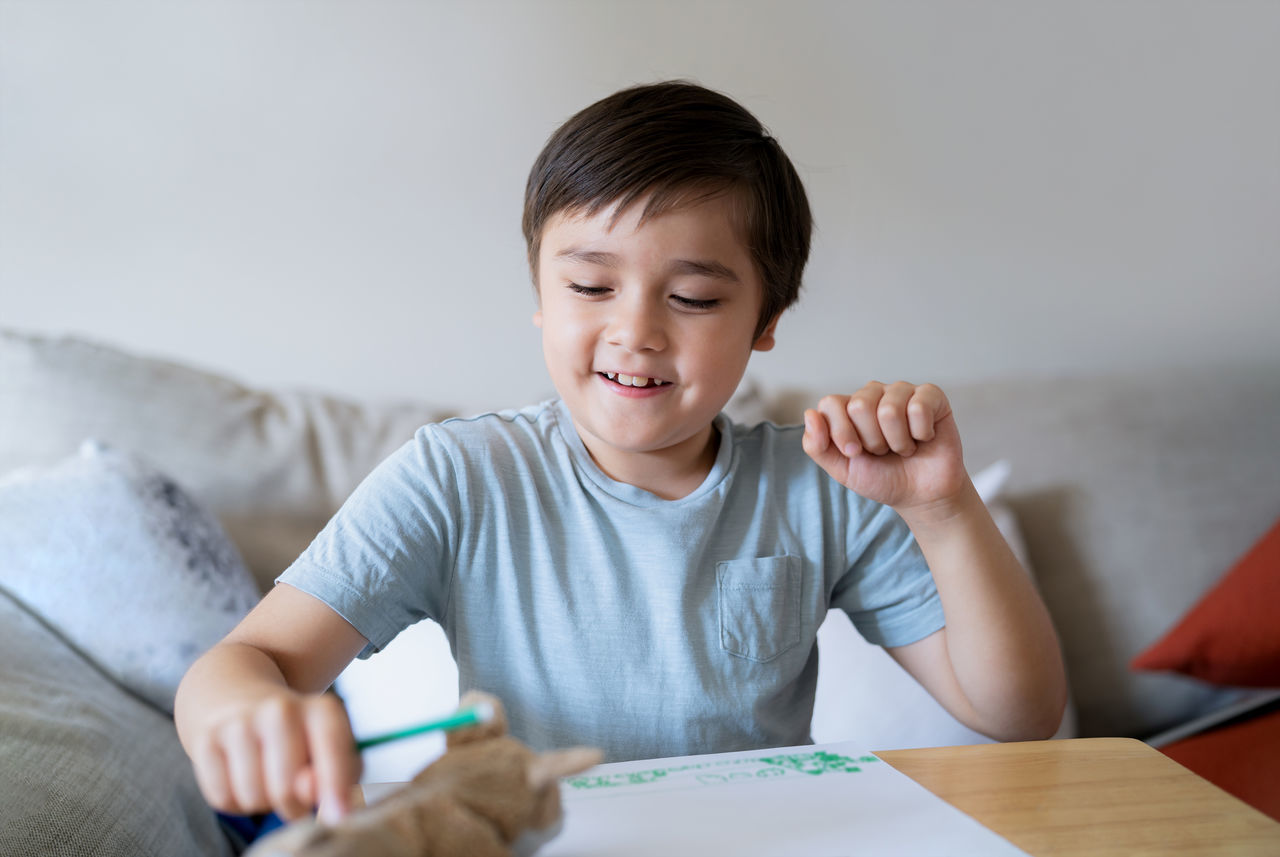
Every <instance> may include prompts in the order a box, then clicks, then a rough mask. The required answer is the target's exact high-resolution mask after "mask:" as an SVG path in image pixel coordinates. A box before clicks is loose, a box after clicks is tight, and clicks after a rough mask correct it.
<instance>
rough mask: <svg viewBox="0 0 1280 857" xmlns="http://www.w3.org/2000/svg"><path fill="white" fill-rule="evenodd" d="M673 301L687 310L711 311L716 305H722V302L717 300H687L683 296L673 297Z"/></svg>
mask: <svg viewBox="0 0 1280 857" xmlns="http://www.w3.org/2000/svg"><path fill="white" fill-rule="evenodd" d="M671 299H672V300H674V301H675V302H676V303H678V304H680V306H682V307H684V308H685V309H711V308H712V307H714V306H715V305H716V304H718V303H720V301H719V300H717V299H715V298H709V299H698V298H686V297H684V296H683V295H672V296H671Z"/></svg>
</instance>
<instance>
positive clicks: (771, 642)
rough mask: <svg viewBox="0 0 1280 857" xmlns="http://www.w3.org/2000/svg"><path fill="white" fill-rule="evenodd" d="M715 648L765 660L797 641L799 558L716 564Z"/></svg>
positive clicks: (752, 658) (779, 557) (775, 557)
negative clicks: (717, 629) (717, 618)
mask: <svg viewBox="0 0 1280 857" xmlns="http://www.w3.org/2000/svg"><path fill="white" fill-rule="evenodd" d="M716 588H717V600H718V605H719V613H720V647H721V648H722V649H724V650H725V651H726V652H728V653H729V654H731V655H736V656H738V657H740V658H747V659H748V660H753V661H770V660H773V659H774V658H776V657H778V655H781V654H782V653H783V652H785V651H786V650H787V649H790V648H791V647H792V646H794V645H796V644H797V643H799V642H800V558H799V557H794V556H768V557H760V558H757V559H735V560H728V561H726V562H721V563H717V564H716Z"/></svg>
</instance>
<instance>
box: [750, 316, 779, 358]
mask: <svg viewBox="0 0 1280 857" xmlns="http://www.w3.org/2000/svg"><path fill="white" fill-rule="evenodd" d="M781 318H782V313H778V314H777V315H775V316H774V317H773V321H771V322H769V325H768V326H767V327H766V328H765V329H764V332H763V333H761V334H760V335H759V336H757V337H756V341H755V342H753V343H751V350H752V351H770V350H772V349H773V346H774V345H776V344H777V343H776V341H775V340H774V338H773V332H774V331H775V330H777V328H778V320H779V319H781Z"/></svg>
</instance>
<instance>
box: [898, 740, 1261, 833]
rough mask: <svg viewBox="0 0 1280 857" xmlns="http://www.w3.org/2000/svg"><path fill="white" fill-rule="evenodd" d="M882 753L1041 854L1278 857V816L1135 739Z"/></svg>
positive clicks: (935, 790)
mask: <svg viewBox="0 0 1280 857" xmlns="http://www.w3.org/2000/svg"><path fill="white" fill-rule="evenodd" d="M876 755H877V756H879V757H880V758H881V759H883V760H884V761H886V762H888V763H889V764H890V765H892V766H893V767H895V768H897V769H898V770H899V771H901V772H902V773H904V774H906V775H907V776H909V777H911V778H912V779H913V780H915V781H916V782H918V783H920V784H921V785H923V786H924V787H925V788H927V789H929V791H931V792H933V793H934V794H936V795H938V796H939V797H941V798H942V799H943V800H945V801H947V802H948V803H950V804H952V805H953V806H955V807H956V808H957V809H960V810H961V811H963V812H965V813H967V814H968V815H970V816H972V817H973V818H975V819H977V820H978V821H979V822H981V823H982V824H984V825H986V826H987V827H989V828H991V829H992V830H994V831H995V832H996V833H999V834H1000V835H1001V836H1003V837H1005V838H1006V839H1008V840H1009V841H1010V842H1012V843H1013V844H1015V845H1017V846H1018V847H1019V848H1021V849H1023V850H1024V851H1027V852H1028V853H1030V854H1032V855H1034V857H1061V855H1089V857H1099V855H1117V857H1120V855H1124V857H1134V855H1144V854H1150V855H1162V857H1163V855H1182V854H1185V855H1197V857H1200V855H1215V854H1230V855H1265V857H1276V855H1280V822H1276V821H1273V820H1272V819H1270V818H1268V817H1267V816H1265V815H1263V814H1262V813H1260V812H1258V811H1257V810H1256V809H1254V808H1252V807H1250V806H1249V805H1248V804H1246V803H1244V802H1242V801H1240V800H1238V799H1237V798H1235V797H1232V796H1231V795H1229V794H1227V793H1226V792H1224V791H1223V790H1222V789H1220V788H1218V787H1217V786H1215V785H1213V784H1212V783H1210V782H1209V781H1207V780H1205V779H1203V778H1201V777H1199V776H1197V775H1196V774H1193V773H1192V772H1191V771H1189V770H1187V769H1186V768H1184V767H1182V766H1181V765H1179V764H1178V763H1177V762H1175V761H1173V760H1172V759H1170V758H1168V757H1167V756H1165V755H1164V754H1162V753H1160V752H1159V751H1158V750H1154V749H1152V748H1151V747H1148V746H1147V745H1146V744H1143V743H1142V742H1141V741H1135V740H1133V739H1130V738H1076V739H1071V740H1062V741H1033V742H1027V743H1022V744H979V745H975V746H969V747H937V748H928V749H920V750H893V751H886V752H877V753H876ZM1276 778H1277V787H1278V788H1280V772H1277V773H1276Z"/></svg>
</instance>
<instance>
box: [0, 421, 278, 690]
mask: <svg viewBox="0 0 1280 857" xmlns="http://www.w3.org/2000/svg"><path fill="white" fill-rule="evenodd" d="M0 587H3V588H4V589H6V590H7V591H8V592H9V593H10V594H11V595H13V596H14V597H15V598H17V599H18V600H19V601H21V602H22V603H24V604H25V605H26V606H27V607H28V608H29V609H30V610H31V611H32V612H34V613H36V614H37V615H39V616H41V617H42V618H43V619H44V620H45V621H46V622H47V623H48V624H49V625H50V626H51V627H52V628H53V629H54V630H56V631H57V632H58V633H60V634H61V635H62V636H63V637H64V638H65V639H66V640H67V641H68V642H69V643H70V644H71V645H72V646H74V647H75V648H77V649H79V650H80V652H81V653H82V654H84V655H85V656H86V657H88V658H90V659H91V660H92V661H94V662H95V663H96V664H97V665H98V666H100V667H101V668H102V669H103V670H104V671H105V672H106V673H107V674H109V675H110V676H111V677H113V678H114V679H116V680H117V681H118V682H120V684H122V685H123V686H124V687H126V688H127V689H129V690H131V691H133V692H134V693H136V694H138V695H139V696H141V697H142V698H143V699H145V700H147V701H148V702H150V703H152V704H153V705H155V706H157V707H158V708H160V709H161V710H163V711H166V712H172V711H173V696H174V692H175V691H176V690H177V686H178V681H179V680H180V679H181V678H182V675H183V673H184V672H185V671H186V669H187V667H189V666H190V665H191V663H192V661H194V660H195V659H196V658H197V657H198V656H199V655H200V654H201V653H203V652H204V651H205V650H206V649H208V648H209V647H210V646H212V645H213V644H214V643H215V642H217V641H218V640H219V639H220V638H221V637H222V636H223V635H224V634H226V633H227V631H229V630H230V629H231V628H232V626H233V625H235V623H236V622H237V621H239V619H240V618H241V617H242V616H244V614H245V613H247V612H248V611H249V609H250V608H251V607H252V606H253V605H254V604H255V603H256V602H257V599H258V589H257V586H256V584H255V583H254V580H253V578H252V577H251V576H250V574H249V572H248V571H247V570H246V568H245V566H244V563H243V562H242V560H241V559H240V556H239V554H238V553H237V552H236V549H235V546H234V545H233V544H232V543H231V542H230V540H229V539H228V538H227V536H226V534H225V533H224V532H223V530H222V528H221V526H220V525H219V524H218V521H217V519H215V518H214V517H213V516H212V515H210V514H209V513H208V512H206V511H205V510H204V509H203V508H202V507H200V506H199V505H198V504H197V503H196V502H195V501H194V500H192V498H191V497H190V496H189V495H188V494H187V493H186V492H185V491H183V490H182V488H180V487H179V486H178V485H177V484H176V483H174V482H173V481H172V480H171V479H169V478H168V477H167V476H165V475H164V474H162V473H160V472H159V471H157V470H155V469H154V468H153V467H151V466H150V465H148V464H147V463H146V462H144V461H143V460H142V459H140V458H138V457H136V456H134V455H131V454H128V453H125V452H119V451H115V450H112V449H109V448H107V447H105V446H103V445H101V444H99V443H96V442H94V441H86V442H85V443H84V444H83V445H82V447H81V449H80V452H79V454H78V455H75V456H72V457H71V458H68V459H66V460H64V461H62V462H60V463H58V464H55V465H53V466H52V467H49V468H42V469H25V470H19V471H16V472H14V473H12V474H10V475H9V476H8V477H6V478H5V479H3V480H2V481H0Z"/></svg>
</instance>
